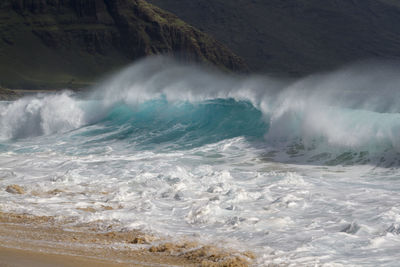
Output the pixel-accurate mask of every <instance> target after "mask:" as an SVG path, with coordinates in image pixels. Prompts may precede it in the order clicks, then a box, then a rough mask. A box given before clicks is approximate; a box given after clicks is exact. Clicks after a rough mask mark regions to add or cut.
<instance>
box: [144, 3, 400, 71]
mask: <svg viewBox="0 0 400 267" xmlns="http://www.w3.org/2000/svg"><path fill="white" fill-rule="evenodd" d="M150 2H152V3H154V4H156V5H158V6H160V7H161V8H164V9H166V10H169V11H171V12H174V13H175V14H176V15H178V16H179V17H180V18H182V19H183V20H185V21H187V22H188V23H191V24H193V25H194V26H196V27H199V28H200V29H201V30H203V31H205V32H207V33H209V34H210V35H212V36H213V37H215V38H217V39H218V40H219V41H221V42H223V43H224V44H226V45H227V46H229V47H230V48H231V49H232V50H233V51H234V52H235V53H237V54H238V55H239V56H241V57H243V58H244V59H245V60H246V61H247V62H248V64H249V66H250V68H251V69H252V70H255V71H265V72H274V73H284V74H288V73H289V74H295V75H304V74H308V73H311V72H315V71H321V70H329V69H331V68H336V67H338V66H341V65H343V64H346V63H349V62H353V61H357V60H363V59H371V58H383V59H387V58H390V59H398V58H400V27H398V25H400V2H399V1H396V0H330V1H321V0H287V1H283V0H268V1H265V0H235V1H225V0H190V1H181V0H150Z"/></svg>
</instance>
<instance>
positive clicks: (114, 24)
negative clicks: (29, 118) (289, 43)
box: [0, 0, 247, 89]
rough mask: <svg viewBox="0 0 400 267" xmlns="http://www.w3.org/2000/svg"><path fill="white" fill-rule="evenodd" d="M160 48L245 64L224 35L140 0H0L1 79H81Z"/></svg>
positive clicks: (34, 82)
mask: <svg viewBox="0 0 400 267" xmlns="http://www.w3.org/2000/svg"><path fill="white" fill-rule="evenodd" d="M160 53H164V54H165V53H166V54H176V55H178V56H179V57H180V58H182V59H184V60H196V61H201V62H206V63H209V64H213V65H216V66H218V67H220V68H223V69H229V70H233V71H246V70H247V66H246V64H245V63H244V61H243V60H242V59H241V58H239V57H238V56H236V55H235V54H233V53H232V52H231V51H230V50H229V49H227V48H226V47H224V46H223V45H222V44H221V43H219V42H218V41H216V40H215V39H213V38H211V37H210V36H208V35H206V34H204V33H202V32H200V31H199V30H197V29H195V28H193V27H192V26H189V25H188V24H186V23H185V22H183V21H182V20H180V19H178V18H177V17H176V16H174V15H173V14H171V13H169V12H165V11H163V10H161V9H159V8H157V7H154V6H153V5H151V4H148V3H147V2H145V1H143V0H118V1H111V0H30V1H23V0H3V1H1V2H0V86H4V87H9V88H30V89H32V88H60V87H72V88H79V87H84V86H86V85H88V84H90V83H91V82H93V80H94V79H96V78H98V77H100V76H102V75H104V74H105V73H108V72H110V71H113V70H116V69H118V68H120V67H121V66H123V65H126V64H128V63H130V62H132V61H134V60H136V59H139V58H142V57H145V56H148V55H153V54H160Z"/></svg>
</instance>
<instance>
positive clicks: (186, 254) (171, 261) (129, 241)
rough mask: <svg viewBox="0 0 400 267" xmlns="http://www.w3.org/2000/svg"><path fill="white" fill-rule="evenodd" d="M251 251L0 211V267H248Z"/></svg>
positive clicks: (253, 257)
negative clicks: (177, 240) (239, 250)
mask: <svg viewBox="0 0 400 267" xmlns="http://www.w3.org/2000/svg"><path fill="white" fill-rule="evenodd" d="M254 259H255V256H254V255H253V254H252V253H251V252H244V253H243V252H237V251H232V250H229V249H221V248H218V247H216V246H215V247H214V246H210V245H204V244H201V243H197V242H192V241H186V242H185V241H182V242H176V241H175V242H174V241H172V240H171V238H168V237H166V238H164V237H162V238H160V237H156V236H151V235H148V234H145V233H142V232H140V231H135V230H132V231H127V230H119V231H113V230H112V226H109V227H108V228H107V229H105V230H104V229H100V228H98V227H96V224H86V225H78V226H74V225H72V224H71V221H65V222H60V221H57V220H56V219H54V218H53V217H39V216H32V215H27V214H14V213H2V212H0V267H20V266H21V267H22V266H32V267H42V266H55V265H57V266H60V267H69V266H88V267H92V266H93V267H95V266H100V267H102V266H110V267H119V266H204V267H222V266H231V267H235V266H236V267H247V266H251V262H252V261H253V260H254Z"/></svg>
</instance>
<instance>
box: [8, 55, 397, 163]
mask: <svg viewBox="0 0 400 267" xmlns="http://www.w3.org/2000/svg"><path fill="white" fill-rule="evenodd" d="M399 84H400V71H399V70H398V68H397V65H396V64H395V63H391V64H388V63H386V64H382V63H374V64H372V63H369V64H360V65H354V66H351V67H348V68H345V69H342V70H339V71H336V72H332V73H326V74H318V75H313V76H309V77H306V78H303V79H300V80H289V79H276V78H269V77H261V76H260V77H232V76H229V75H226V74H221V73H218V72H215V71H214V72H211V71H209V70H205V69H202V68H200V67H197V66H189V65H182V64H180V63H176V62H174V61H172V60H170V59H168V58H164V57H155V58H151V59H146V60H144V61H141V62H139V63H136V64H134V65H133V66H131V67H128V68H126V69H124V70H123V71H121V72H120V73H117V74H115V75H114V76H111V77H109V78H108V79H106V80H104V81H103V82H102V83H101V84H100V85H99V86H96V88H93V90H92V92H91V93H90V94H88V95H86V96H85V97H83V98H82V97H78V96H77V95H75V94H73V93H71V92H62V93H58V94H51V95H45V94H44V95H38V96H35V97H25V98H22V99H20V100H18V101H15V102H3V103H2V104H1V105H0V125H1V128H0V137H1V138H2V139H3V140H4V139H11V140H15V139H21V138H27V137H33V136H42V135H51V134H63V133H69V132H71V131H77V132H79V134H78V135H79V136H81V137H82V138H88V137H90V140H91V142H92V143H93V142H94V143H95V142H108V141H110V140H125V141H126V142H129V143H130V144H134V145H136V146H137V147H139V148H141V149H147V148H152V147H155V146H160V145H162V147H164V148H168V149H184V148H191V147H196V146H202V145H204V144H210V143H215V142H218V141H221V140H224V139H229V138H234V137H239V136H242V137H246V138H248V139H250V140H253V141H254V142H257V145H259V146H266V147H270V148H271V147H273V148H275V149H277V150H278V151H282V152H283V153H286V154H287V155H289V156H290V158H291V159H296V158H298V159H299V158H301V159H302V160H307V161H310V160H311V161H321V162H323V163H331V164H341V163H362V162H364V163H366V162H370V161H371V160H381V161H382V157H384V158H385V161H386V162H387V164H393V163H394V162H395V161H396V160H397V158H398V152H400V135H399V130H400V114H399V111H400V90H399V88H398V87H399ZM94 125H96V126H97V127H96V128H95V129H94V128H93V127H94ZM304 158H305V159H304Z"/></svg>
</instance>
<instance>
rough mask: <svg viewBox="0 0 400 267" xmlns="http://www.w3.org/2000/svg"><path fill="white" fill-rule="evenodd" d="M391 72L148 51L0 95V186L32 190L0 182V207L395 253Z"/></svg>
mask: <svg viewBox="0 0 400 267" xmlns="http://www.w3.org/2000/svg"><path fill="white" fill-rule="evenodd" d="M396 73H397V74H400V73H398V70H396V69H393V68H392V67H388V66H383V67H381V68H380V71H375V70H374V69H373V68H372V70H368V68H361V69H360V68H357V67H350V68H347V69H343V70H340V71H337V72H333V73H329V74H321V75H314V76H310V77H306V78H304V79H300V80H295V81H293V80H284V79H280V80H277V79H274V78H270V77H232V76H228V75H226V74H219V73H215V72H213V73H211V72H209V71H208V70H205V69H202V68H199V67H197V66H183V65H181V64H178V63H175V62H171V61H170V60H167V59H164V58H153V59H147V60H145V61H143V62H139V63H137V64H135V65H133V66H131V67H128V68H127V69H124V70H122V71H121V72H119V73H117V74H116V75H114V76H112V77H110V78H109V79H106V80H105V81H103V82H102V83H100V84H99V85H98V86H96V87H94V88H92V90H91V91H90V92H89V93H87V94H83V95H82V94H81V95H77V94H74V93H72V92H69V91H63V92H59V93H56V94H38V95H32V96H30V97H25V98H22V99H19V100H17V101H14V102H0V188H5V187H6V186H7V185H10V184H18V185H21V186H22V187H24V188H25V190H26V192H27V193H26V194H25V195H12V194H9V193H7V192H6V191H5V190H0V209H1V210H2V211H12V212H18V213H29V214H35V215H48V216H55V217H56V218H59V219H67V220H70V221H75V222H76V223H78V224H79V223H88V222H89V223H90V222H101V223H103V224H104V225H105V227H107V225H110V224H113V225H115V224H117V225H120V227H121V229H139V230H142V231H148V232H151V233H152V234H156V235H160V236H165V235H170V236H174V237H176V238H178V239H179V238H183V239H187V238H193V239H196V240H200V241H202V242H206V243H212V244H221V245H223V246H228V245H229V246H233V247H234V248H235V249H239V250H249V249H250V250H252V251H254V252H255V253H256V254H257V256H258V259H257V262H256V265H257V266H264V265H268V264H269V263H277V264H289V265H290V264H292V265H296V266H311V265H312V266H314V265H317V266H318V265H323V264H328V266H329V264H332V265H333V264H338V265H339V266H340V264H341V265H343V266H349V265H350V266H351V265H355V266H377V265H385V266H396V264H397V262H398V260H399V256H398V253H397V252H398V246H399V244H400V235H399V233H400V230H399V229H400V204H399V203H400V195H399V194H398V193H399V192H400V183H399V177H400V171H399V168H398V166H399V163H400V154H399V153H400V135H399V130H400V115H399V114H400V90H398V85H399V84H400V78H398V77H400V75H395V74H396ZM55 189H57V190H58V191H59V192H60V193H58V194H57V195H49V194H46V192H48V191H51V190H55ZM38 192H39V194H38ZM40 193H42V194H40ZM103 206H110V207H112V208H113V210H104V209H102V207H103ZM88 207H90V208H92V209H94V210H95V212H92V213H91V212H85V211H84V210H82V208H88ZM243 244H245V245H243Z"/></svg>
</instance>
